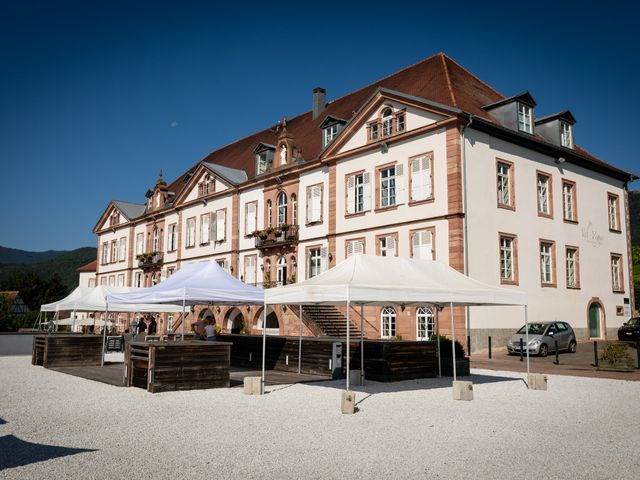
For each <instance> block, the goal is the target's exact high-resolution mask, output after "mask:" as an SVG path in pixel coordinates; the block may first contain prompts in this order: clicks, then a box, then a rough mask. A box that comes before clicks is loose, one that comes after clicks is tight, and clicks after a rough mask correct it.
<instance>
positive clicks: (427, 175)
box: [422, 157, 433, 198]
mask: <svg viewBox="0 0 640 480" xmlns="http://www.w3.org/2000/svg"><path fill="white" fill-rule="evenodd" d="M422 172H423V173H422V175H423V177H422V181H423V188H424V198H431V196H432V195H433V191H432V190H431V175H432V173H431V157H423V158H422Z"/></svg>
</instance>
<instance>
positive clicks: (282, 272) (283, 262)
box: [276, 255, 287, 287]
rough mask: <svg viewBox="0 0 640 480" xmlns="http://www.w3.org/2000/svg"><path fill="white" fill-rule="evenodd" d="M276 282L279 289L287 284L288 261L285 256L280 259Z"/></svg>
mask: <svg viewBox="0 0 640 480" xmlns="http://www.w3.org/2000/svg"><path fill="white" fill-rule="evenodd" d="M276 281H277V282H278V286H279V287H281V286H282V285H286V284H287V259H286V258H285V257H284V255H283V256H282V257H280V258H278V264H277V269H276Z"/></svg>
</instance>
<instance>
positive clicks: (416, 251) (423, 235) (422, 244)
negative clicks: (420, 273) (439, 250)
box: [411, 230, 434, 260]
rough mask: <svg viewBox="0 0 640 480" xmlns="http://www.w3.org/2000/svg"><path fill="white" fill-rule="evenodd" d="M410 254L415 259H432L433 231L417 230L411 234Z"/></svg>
mask: <svg viewBox="0 0 640 480" xmlns="http://www.w3.org/2000/svg"><path fill="white" fill-rule="evenodd" d="M411 256H412V258H415V259H417V260H433V259H434V258H433V232H432V231H431V230H418V231H417V232H413V233H412V234H411Z"/></svg>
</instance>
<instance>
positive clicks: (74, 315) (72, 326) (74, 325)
mask: <svg viewBox="0 0 640 480" xmlns="http://www.w3.org/2000/svg"><path fill="white" fill-rule="evenodd" d="M75 329H76V309H75V307H74V309H73V324H72V325H71V333H73V332H74V330H75Z"/></svg>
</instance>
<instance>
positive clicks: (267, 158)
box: [256, 149, 274, 175]
mask: <svg viewBox="0 0 640 480" xmlns="http://www.w3.org/2000/svg"><path fill="white" fill-rule="evenodd" d="M273 155H274V150H273V149H265V150H262V151H260V152H258V153H257V154H256V175H262V174H263V173H264V172H266V171H267V168H268V167H269V164H270V163H271V162H273Z"/></svg>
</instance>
